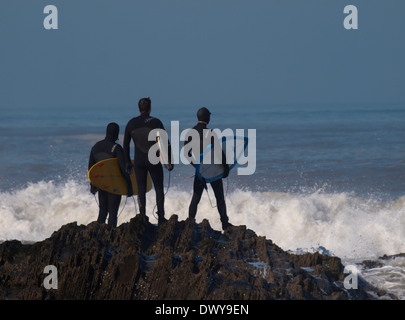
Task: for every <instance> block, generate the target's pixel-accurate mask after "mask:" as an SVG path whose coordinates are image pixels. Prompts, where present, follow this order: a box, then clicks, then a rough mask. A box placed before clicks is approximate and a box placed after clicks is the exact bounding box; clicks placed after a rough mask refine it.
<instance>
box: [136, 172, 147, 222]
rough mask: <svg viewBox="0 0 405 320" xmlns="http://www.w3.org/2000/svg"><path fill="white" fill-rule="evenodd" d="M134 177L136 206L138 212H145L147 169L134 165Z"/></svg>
mask: <svg viewBox="0 0 405 320" xmlns="http://www.w3.org/2000/svg"><path fill="white" fill-rule="evenodd" d="M134 171H135V177H136V181H137V184H138V206H139V213H140V214H143V215H145V214H146V177H147V175H148V171H147V169H146V167H143V166H140V165H134Z"/></svg>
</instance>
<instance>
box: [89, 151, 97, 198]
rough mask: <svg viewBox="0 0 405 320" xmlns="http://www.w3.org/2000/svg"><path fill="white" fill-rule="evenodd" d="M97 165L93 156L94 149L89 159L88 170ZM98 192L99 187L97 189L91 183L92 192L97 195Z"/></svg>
mask: <svg viewBox="0 0 405 320" xmlns="http://www.w3.org/2000/svg"><path fill="white" fill-rule="evenodd" d="M95 164H96V160H95V159H94V156H93V149H92V150H91V152H90V157H89V166H88V170H90V168H91V167H92V166H94V165H95ZM97 191H98V189H97V187H95V186H94V185H93V184H92V183H91V182H90V192H91V193H92V194H96V192H97Z"/></svg>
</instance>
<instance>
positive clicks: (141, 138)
mask: <svg viewBox="0 0 405 320" xmlns="http://www.w3.org/2000/svg"><path fill="white" fill-rule="evenodd" d="M153 129H163V130H164V127H163V124H162V122H161V121H160V120H159V119H157V118H154V117H151V116H150V115H149V114H148V113H142V114H141V115H140V116H138V117H136V118H133V119H131V120H129V122H128V124H127V126H126V128H125V135H124V152H125V156H126V160H127V163H131V162H130V142H131V139H132V140H133V141H134V144H135V150H134V170H135V176H136V181H137V183H138V204H139V212H140V214H142V215H146V181H147V175H148V172H149V174H150V176H151V178H152V182H153V186H154V188H155V192H156V205H157V214H158V219H159V222H163V221H164V220H165V218H164V215H165V211H164V201H165V195H164V191H163V167H162V164H161V163H160V162H158V163H157V164H152V163H151V162H150V161H149V159H148V152H149V149H150V147H151V146H153V145H154V144H155V143H156V141H148V135H149V132H150V131H152V130H153ZM170 150H171V149H170V145H169V154H170V153H171V151H170Z"/></svg>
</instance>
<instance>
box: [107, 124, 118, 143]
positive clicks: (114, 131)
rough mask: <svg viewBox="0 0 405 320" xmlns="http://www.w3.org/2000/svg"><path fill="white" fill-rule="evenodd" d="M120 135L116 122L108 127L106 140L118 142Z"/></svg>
mask: <svg viewBox="0 0 405 320" xmlns="http://www.w3.org/2000/svg"><path fill="white" fill-rule="evenodd" d="M119 133H120V127H119V125H118V124H116V123H115V122H111V123H109V124H108V126H107V132H106V138H108V139H111V140H112V141H117V140H118V134H119Z"/></svg>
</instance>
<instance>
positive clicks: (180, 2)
mask: <svg viewBox="0 0 405 320" xmlns="http://www.w3.org/2000/svg"><path fill="white" fill-rule="evenodd" d="M48 4H52V5H55V6H56V7H57V9H58V18H59V19H58V22H59V29H58V30H45V28H44V27H43V20H44V18H45V16H46V15H45V14H44V13H43V10H44V7H45V6H46V5H48ZM346 5H356V6H357V8H358V15H359V16H358V17H359V29H358V30H346V29H345V28H344V27H343V20H344V18H345V16H346V15H345V14H344V13H343V9H344V7H345V6H346ZM404 17H405V1H403V0H386V1H381V0H378V1H377V0H363V1H360V0H329V1H325V0H277V1H276V0H144V1H135V0H114V1H112V0H106V1H104V0H69V1H67V0H47V1H42V0H18V1H15V0H1V2H0V39H1V49H0V108H1V107H21V106H31V107H37V106H52V107H70V106H83V107H97V106H114V105H119V106H127V105H133V104H134V103H136V102H137V101H138V99H139V98H140V97H142V96H151V97H152V101H153V102H154V104H159V105H169V106H170V105H185V106H187V105H190V104H192V105H204V104H208V105H224V106H232V105H271V104H300V103H304V104H312V103H337V104H339V103H396V102H405V90H404V88H405V18H404Z"/></svg>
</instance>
